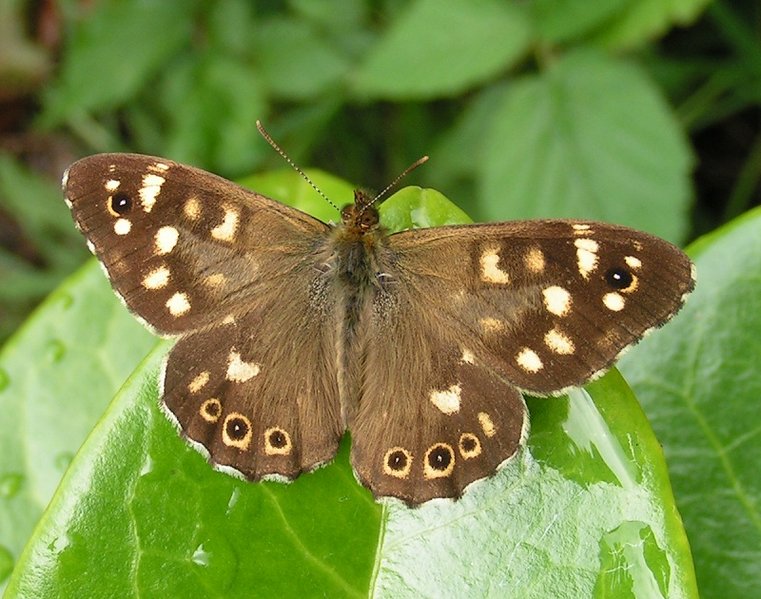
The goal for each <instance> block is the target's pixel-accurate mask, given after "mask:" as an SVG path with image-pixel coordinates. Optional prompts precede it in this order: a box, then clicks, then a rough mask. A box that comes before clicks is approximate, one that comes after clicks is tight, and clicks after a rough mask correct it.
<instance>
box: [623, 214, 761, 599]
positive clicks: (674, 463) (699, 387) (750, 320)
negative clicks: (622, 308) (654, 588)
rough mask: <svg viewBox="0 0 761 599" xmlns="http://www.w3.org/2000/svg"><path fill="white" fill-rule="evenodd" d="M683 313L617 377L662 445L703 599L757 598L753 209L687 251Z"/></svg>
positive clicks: (759, 390)
mask: <svg viewBox="0 0 761 599" xmlns="http://www.w3.org/2000/svg"><path fill="white" fill-rule="evenodd" d="M690 253H691V255H692V256H693V258H694V259H695V263H696V265H697V274H698V284H697V288H696V290H695V292H694V293H693V295H692V296H691V297H690V299H689V300H688V302H687V305H686V307H685V308H684V310H683V312H682V313H681V314H680V315H679V316H677V318H676V319H675V321H674V322H673V323H671V324H670V325H669V326H668V327H666V328H665V329H664V330H663V331H660V332H659V334H658V335H657V336H655V335H654V336H653V337H652V338H651V339H645V341H644V342H643V343H642V344H641V345H640V346H638V347H636V348H635V349H634V350H633V351H631V352H630V353H629V354H627V355H626V356H625V357H624V359H623V360H622V362H621V368H622V370H623V372H624V373H625V374H626V376H627V378H628V379H629V380H630V381H631V383H632V386H633V387H634V389H636V390H637V394H638V396H639V397H640V399H641V401H642V404H643V406H644V407H645V410H646V411H647V414H648V417H649V418H650V420H651V422H652V423H653V428H654V429H655V430H656V432H657V433H658V438H659V439H660V440H661V442H662V443H663V447H664V450H665V452H666V457H667V459H668V463H669V469H670V471H671V476H672V480H673V484H674V491H675V494H676V498H677V505H678V506H679V509H680V511H681V513H682V516H683V518H684V522H685V527H686V529H687V534H688V536H689V538H690V543H691V545H692V550H693V554H694V556H695V566H696V569H697V573H698V581H699V583H700V589H701V593H702V594H703V596H704V597H727V598H734V597H737V598H744V597H757V596H761V569H759V564H760V563H761V513H760V511H759V506H761V477H759V464H761V435H759V433H760V432H761V419H759V405H760V404H759V401H761V374H760V371H759V366H761V209H756V210H754V211H752V212H750V213H748V214H747V215H745V216H743V217H740V218H738V219H737V220H736V221H734V222H732V223H731V224H729V225H727V226H725V227H723V228H722V229H720V230H718V231H716V232H714V233H712V234H710V235H708V236H707V237H705V238H703V239H701V240H699V241H698V242H697V243H696V244H694V246H693V247H692V248H691V249H690Z"/></svg>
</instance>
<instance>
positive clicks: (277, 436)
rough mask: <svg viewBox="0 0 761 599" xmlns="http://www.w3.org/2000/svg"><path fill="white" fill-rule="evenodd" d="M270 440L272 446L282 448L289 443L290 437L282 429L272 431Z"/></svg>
mask: <svg viewBox="0 0 761 599" xmlns="http://www.w3.org/2000/svg"><path fill="white" fill-rule="evenodd" d="M269 442H270V445H271V446H272V447H275V448H277V449H281V448H283V447H285V446H286V445H288V437H286V436H285V433H284V432H283V431H281V430H276V431H272V432H271V433H270V437H269Z"/></svg>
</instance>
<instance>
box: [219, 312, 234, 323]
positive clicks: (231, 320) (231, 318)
mask: <svg viewBox="0 0 761 599" xmlns="http://www.w3.org/2000/svg"><path fill="white" fill-rule="evenodd" d="M222 324H235V316H233V315H232V314H228V315H227V316H225V319H224V320H223V321H222Z"/></svg>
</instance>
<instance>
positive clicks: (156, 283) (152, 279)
mask: <svg viewBox="0 0 761 599" xmlns="http://www.w3.org/2000/svg"><path fill="white" fill-rule="evenodd" d="M167 283H169V269H168V268H167V267H166V266H159V267H158V268H154V269H153V270H152V271H151V272H149V273H148V274H147V275H146V276H145V278H144V279H143V287H145V288H146V289H163V288H164V287H166V286H167Z"/></svg>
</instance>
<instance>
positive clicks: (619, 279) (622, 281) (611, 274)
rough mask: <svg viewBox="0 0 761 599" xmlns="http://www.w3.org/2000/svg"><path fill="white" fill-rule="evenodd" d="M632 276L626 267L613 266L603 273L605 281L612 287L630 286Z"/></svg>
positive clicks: (622, 288)
mask: <svg viewBox="0 0 761 599" xmlns="http://www.w3.org/2000/svg"><path fill="white" fill-rule="evenodd" d="M633 281H634V276H633V275H632V273H631V272H629V271H628V270H627V269H626V268H623V267H621V266H614V267H613V268H611V269H609V270H608V272H606V273H605V282H606V283H608V285H610V286H611V287H613V289H618V290H624V289H628V288H629V287H631V284H632V282H633Z"/></svg>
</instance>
